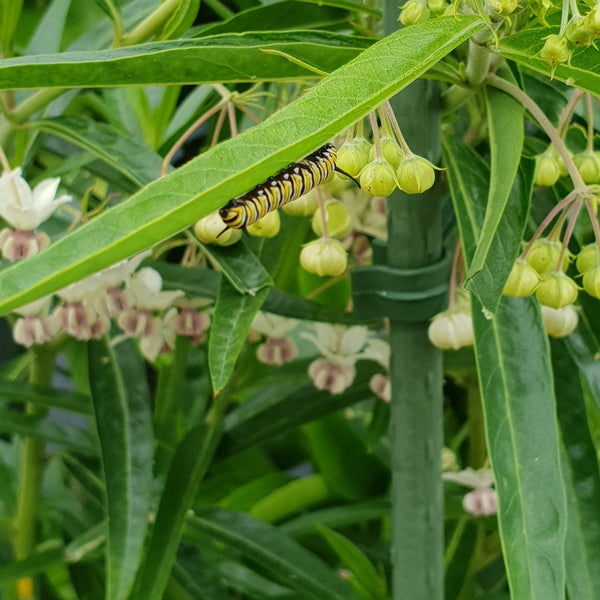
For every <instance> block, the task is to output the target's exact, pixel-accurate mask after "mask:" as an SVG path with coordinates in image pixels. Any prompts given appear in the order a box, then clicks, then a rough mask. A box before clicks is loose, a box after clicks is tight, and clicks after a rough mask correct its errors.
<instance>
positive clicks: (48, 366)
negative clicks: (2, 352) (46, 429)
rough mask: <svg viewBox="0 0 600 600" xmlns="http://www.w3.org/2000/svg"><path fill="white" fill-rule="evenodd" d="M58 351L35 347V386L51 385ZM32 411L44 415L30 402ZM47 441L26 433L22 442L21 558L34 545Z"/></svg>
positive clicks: (17, 537) (17, 529)
mask: <svg viewBox="0 0 600 600" xmlns="http://www.w3.org/2000/svg"><path fill="white" fill-rule="evenodd" d="M55 357H56V353H55V352H54V351H53V349H49V348H47V347H45V346H39V347H37V348H36V349H35V350H34V360H33V361H32V364H31V372H30V378H29V380H30V383H31V384H32V385H35V386H41V387H50V386H51V384H52V373H53V371H54V360H55ZM26 412H27V414H29V415H39V416H41V415H43V414H45V410H40V409H39V408H36V407H34V406H33V405H32V404H27V406H26ZM43 460H44V442H43V441H41V440H39V439H35V438H31V437H26V438H25V439H24V440H23V443H22V446H21V458H20V467H19V483H18V491H17V510H16V515H15V520H14V552H15V558H16V559H17V560H21V559H24V558H26V557H27V556H29V555H31V553H32V551H33V549H34V547H35V519H36V513H37V509H38V506H39V496H40V487H41V482H42V475H43Z"/></svg>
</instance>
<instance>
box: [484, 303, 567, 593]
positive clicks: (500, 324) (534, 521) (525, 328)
mask: <svg viewBox="0 0 600 600" xmlns="http://www.w3.org/2000/svg"><path fill="white" fill-rule="evenodd" d="M472 314H473V327H474V330H475V354H476V357H477V370H478V373H479V385H480V388H481V397H482V402H483V411H484V417H485V426H486V436H487V441H488V449H489V455H490V459H491V463H492V469H493V471H494V479H495V481H496V490H497V493H498V504H499V507H498V520H499V524H500V537H501V540H502V547H503V551H504V561H505V565H506V572H507V576H508V582H509V585H510V589H511V594H512V598H514V599H515V600H516V599H519V600H521V599H527V600H562V599H563V598H564V589H565V566H564V563H565V554H564V543H565V530H566V500H565V491H564V486H563V481H562V476H561V467H560V462H561V459H560V452H559V445H558V436H557V427H556V418H555V407H554V401H553V400H554V390H553V389H552V371H551V366H550V357H549V352H548V344H547V340H546V335H545V333H544V328H543V326H542V322H541V318H540V315H539V309H538V307H537V304H536V303H535V302H534V301H533V300H532V299H530V298H520V299H514V298H504V299H503V301H502V302H501V304H500V307H499V309H498V312H497V313H496V314H495V315H494V317H493V318H492V319H487V318H486V317H485V315H484V314H483V312H482V310H481V305H480V304H479V303H478V302H477V300H476V299H472Z"/></svg>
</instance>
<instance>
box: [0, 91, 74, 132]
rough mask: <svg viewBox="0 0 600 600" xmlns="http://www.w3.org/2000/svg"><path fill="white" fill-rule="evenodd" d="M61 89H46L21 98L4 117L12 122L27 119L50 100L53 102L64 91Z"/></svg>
mask: <svg viewBox="0 0 600 600" xmlns="http://www.w3.org/2000/svg"><path fill="white" fill-rule="evenodd" d="M65 91H66V90H63V89H56V88H52V89H47V90H41V91H39V92H36V93H35V94H33V95H32V96H29V98H27V100H23V102H21V104H19V105H18V106H17V107H16V108H15V109H14V110H13V111H12V112H10V113H7V115H6V117H7V119H9V120H10V121H11V122H13V123H17V124H21V123H24V122H25V121H27V119H29V117H31V115H33V114H35V113H36V112H39V111H40V110H42V109H43V108H46V106H48V105H49V104H50V103H51V102H54V100H56V99H57V98H58V97H59V96H61V95H62V94H64V93H65Z"/></svg>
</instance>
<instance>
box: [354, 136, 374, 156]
mask: <svg viewBox="0 0 600 600" xmlns="http://www.w3.org/2000/svg"><path fill="white" fill-rule="evenodd" d="M352 143H353V144H354V145H356V146H358V148H359V149H360V151H361V152H362V153H363V154H366V155H367V156H368V155H369V152H371V147H372V146H373V144H371V142H370V141H369V140H368V139H367V138H366V137H364V136H362V135H357V136H354V137H353V138H352Z"/></svg>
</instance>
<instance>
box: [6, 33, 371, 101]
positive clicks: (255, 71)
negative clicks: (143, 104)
mask: <svg viewBox="0 0 600 600" xmlns="http://www.w3.org/2000/svg"><path fill="white" fill-rule="evenodd" d="M371 43H372V41H371V40H367V39H363V38H348V37H347V36H342V35H337V34H334V33H327V32H306V31H298V32H285V33H280V32H273V33H270V32H265V33H253V32H252V33H241V34H235V35H234V34H222V35H215V36H207V37H202V38H197V39H182V40H170V41H167V42H152V43H148V44H141V45H139V46H128V47H125V48H114V49H111V50H95V51H88V52H82V51H79V52H63V53H60V54H45V55H38V56H29V57H22V58H12V59H7V60H3V61H2V62H1V63H0V89H15V90H17V89H35V88H40V87H45V88H95V87H104V86H111V87H112V86H128V85H136V86H137V85H168V84H178V85H182V84H186V83H187V84H193V85H198V84H201V83H214V82H220V83H237V82H251V83H256V82H257V81H282V80H288V81H289V80H298V79H302V78H307V77H314V70H309V69H306V68H304V67H301V66H299V64H298V63H297V62H291V61H289V60H286V59H285V58H282V57H281V56H278V55H274V54H272V52H277V53H282V54H284V55H290V56H293V57H294V58H295V59H297V60H298V61H301V62H304V63H307V64H309V65H312V66H313V67H314V68H316V69H318V70H319V71H324V72H327V73H328V72H330V71H334V70H335V69H336V68H338V67H340V66H341V65H343V64H344V63H346V62H348V61H349V60H351V59H352V58H354V57H356V56H357V54H359V53H360V51H361V50H364V49H365V48H367V47H368V46H369V45H371ZM269 52H271V53H269Z"/></svg>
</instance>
